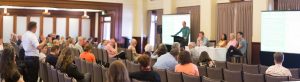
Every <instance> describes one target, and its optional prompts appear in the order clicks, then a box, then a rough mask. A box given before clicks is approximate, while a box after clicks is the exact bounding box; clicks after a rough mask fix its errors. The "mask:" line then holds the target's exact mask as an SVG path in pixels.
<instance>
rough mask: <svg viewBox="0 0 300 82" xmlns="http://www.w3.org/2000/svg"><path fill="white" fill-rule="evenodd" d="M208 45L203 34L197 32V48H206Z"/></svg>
mask: <svg viewBox="0 0 300 82" xmlns="http://www.w3.org/2000/svg"><path fill="white" fill-rule="evenodd" d="M207 45H208V39H207V38H206V37H205V36H204V32H202V31H201V32H199V34H198V38H197V46H207Z"/></svg>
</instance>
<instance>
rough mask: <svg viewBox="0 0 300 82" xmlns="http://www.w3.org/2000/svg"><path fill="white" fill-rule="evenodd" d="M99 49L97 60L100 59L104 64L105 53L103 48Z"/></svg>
mask: <svg viewBox="0 0 300 82" xmlns="http://www.w3.org/2000/svg"><path fill="white" fill-rule="evenodd" d="M97 51H98V52H97V53H98V57H99V58H98V59H97V60H99V63H100V64H102V62H103V53H102V52H103V50H102V49H97Z"/></svg>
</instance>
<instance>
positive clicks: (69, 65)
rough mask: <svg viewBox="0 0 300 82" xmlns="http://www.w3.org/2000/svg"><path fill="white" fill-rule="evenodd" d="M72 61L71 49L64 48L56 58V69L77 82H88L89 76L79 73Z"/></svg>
mask: <svg viewBox="0 0 300 82" xmlns="http://www.w3.org/2000/svg"><path fill="white" fill-rule="evenodd" d="M73 61H74V53H73V52H72V50H71V48H65V49H63V50H62V52H61V54H60V55H59V57H58V60H57V64H56V68H57V69H59V70H60V71H61V72H63V73H66V74H68V76H70V77H74V78H75V79H76V80H77V82H90V80H91V78H90V75H89V74H88V73H86V74H83V73H80V72H79V70H78V68H77V66H76V65H75V64H74V63H73Z"/></svg>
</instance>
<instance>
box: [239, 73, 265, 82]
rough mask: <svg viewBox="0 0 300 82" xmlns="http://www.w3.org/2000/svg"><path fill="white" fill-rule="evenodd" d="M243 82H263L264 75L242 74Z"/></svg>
mask: <svg viewBox="0 0 300 82" xmlns="http://www.w3.org/2000/svg"><path fill="white" fill-rule="evenodd" d="M243 74H244V77H243V79H244V82H264V81H265V77H264V74H251V73H247V72H244V73H243Z"/></svg>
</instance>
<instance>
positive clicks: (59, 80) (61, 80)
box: [57, 71, 65, 82]
mask: <svg viewBox="0 0 300 82" xmlns="http://www.w3.org/2000/svg"><path fill="white" fill-rule="evenodd" d="M57 75H58V82H65V79H64V73H62V72H60V71H57Z"/></svg>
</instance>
